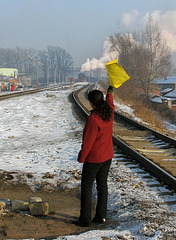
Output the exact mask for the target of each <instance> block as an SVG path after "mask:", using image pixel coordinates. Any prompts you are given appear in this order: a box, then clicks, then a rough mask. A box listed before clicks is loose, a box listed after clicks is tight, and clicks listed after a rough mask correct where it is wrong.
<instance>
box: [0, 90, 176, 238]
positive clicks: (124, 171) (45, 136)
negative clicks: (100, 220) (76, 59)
mask: <svg viewBox="0 0 176 240" xmlns="http://www.w3.org/2000/svg"><path fill="white" fill-rule="evenodd" d="M70 92H71V89H67V90H63V89H62V90H57V91H46V92H41V93H36V94H33V95H27V96H23V97H19V98H13V99H9V100H5V101H1V104H0V112H1V118H0V126H1V128H0V153H1V158H0V166H1V169H2V170H6V171H14V176H16V178H14V179H15V180H17V176H18V174H19V173H21V180H22V181H25V182H27V183H28V184H29V185H30V187H31V189H32V190H34V191H35V190H36V189H37V188H39V187H40V185H41V184H46V183H47V184H46V187H49V188H58V189H59V188H74V187H76V186H79V184H80V174H81V168H82V164H79V163H78V162H77V154H78V152H79V150H80V146H81V139H82V126H81V124H80V123H79V122H78V121H77V120H76V118H75V117H74V115H73V113H72V110H71V103H70V102H68V98H67V97H68V95H69V93H70ZM123 157H124V156H123V155H122V154H116V155H115V156H114V159H113V163H112V166H111V170H110V174H109V178H108V186H109V201H108V216H109V217H110V223H109V224H108V225H107V229H104V230H97V231H88V232H86V233H83V234H80V235H73V236H62V237H58V238H57V239H58V240H61V239H62V240H72V239H77V240H82V239H89V240H90V239H91V240H95V239H96V240H98V239H109V240H110V239H112V240H113V239H116V240H117V239H124V240H125V239H128V240H130V239H136V240H146V239H152V240H157V239H170V240H171V239H174V238H173V236H176V228H175V226H176V216H175V213H173V212H172V211H171V210H170V209H169V208H168V207H167V206H165V205H162V206H159V205H158V202H163V201H164V199H163V198H162V197H161V196H160V195H159V192H158V191H157V190H156V191H154V190H151V189H150V188H149V187H147V186H146V182H145V181H144V179H142V178H141V177H140V176H138V175H137V174H136V173H135V172H132V170H131V169H130V168H128V167H127V166H125V165H120V166H119V167H117V162H116V161H117V160H116V159H119V158H123ZM15 172H18V174H15ZM49 176H52V178H50V177H49ZM95 194H96V190H95V186H94V196H95ZM173 200H176V196H175V195H173ZM165 235H166V236H167V238H164V236H165Z"/></svg>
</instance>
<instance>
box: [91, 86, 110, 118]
mask: <svg viewBox="0 0 176 240" xmlns="http://www.w3.org/2000/svg"><path fill="white" fill-rule="evenodd" d="M88 99H89V101H90V102H91V103H93V105H94V106H95V111H96V112H97V113H98V115H99V116H100V117H101V118H102V119H103V120H104V121H109V120H110V119H111V117H112V107H111V106H110V105H109V103H108V102H107V101H105V100H104V97H103V93H102V92H101V91H99V90H92V91H91V92H89V94H88Z"/></svg>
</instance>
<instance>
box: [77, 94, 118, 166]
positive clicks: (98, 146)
mask: <svg viewBox="0 0 176 240" xmlns="http://www.w3.org/2000/svg"><path fill="white" fill-rule="evenodd" d="M106 101H107V102H108V103H109V104H110V106H111V107H112V108H113V115H112V118H111V120H110V121H108V122H107V121H104V120H103V119H102V118H101V117H100V116H99V115H98V114H97V113H96V112H95V111H92V112H91V115H90V116H89V117H88V119H87V121H86V124H85V127H84V131H83V141H82V146H81V150H80V152H79V155H78V162H80V163H84V162H85V161H86V162H91V163H100V162H105V161H107V160H109V159H111V158H112V157H113V155H114V152H113V142H112V127H113V119H114V109H115V107H114V103H113V96H112V94H111V93H108V94H107V95H106Z"/></svg>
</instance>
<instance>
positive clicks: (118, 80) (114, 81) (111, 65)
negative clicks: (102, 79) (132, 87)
mask: <svg viewBox="0 0 176 240" xmlns="http://www.w3.org/2000/svg"><path fill="white" fill-rule="evenodd" d="M117 61H118V59H115V60H113V61H111V62H108V63H107V64H106V68H107V71H108V75H109V83H110V85H111V86H112V87H115V88H118V87H120V86H121V85H122V83H124V82H125V81H127V80H128V79H129V78H130V77H129V76H128V74H127V73H126V72H125V70H124V69H123V68H122V67H121V66H120V64H119V63H118V62H117Z"/></svg>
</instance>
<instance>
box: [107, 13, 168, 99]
mask: <svg viewBox="0 0 176 240" xmlns="http://www.w3.org/2000/svg"><path fill="white" fill-rule="evenodd" d="M109 41H110V44H111V48H110V51H118V53H119V62H120V64H121V65H122V66H123V67H124V68H125V70H126V71H127V72H128V74H129V75H130V77H131V80H132V81H133V82H134V83H135V84H138V86H139V87H141V88H142V89H143V91H144V94H145V96H146V97H147V98H148V97H149V93H150V89H151V86H152V81H153V80H154V79H155V78H159V77H166V76H167V75H168V73H169V71H170V68H171V61H170V59H171V54H170V50H169V48H168V46H167V44H166V41H165V40H164V39H163V37H162V35H161V32H160V30H159V27H158V24H157V22H155V21H154V20H153V19H152V17H151V16H149V18H148V22H147V25H146V28H145V30H144V31H141V32H138V33H133V34H115V36H111V37H110V38H109Z"/></svg>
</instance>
